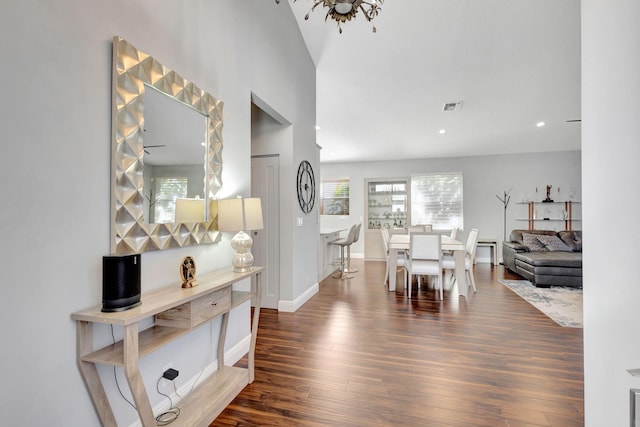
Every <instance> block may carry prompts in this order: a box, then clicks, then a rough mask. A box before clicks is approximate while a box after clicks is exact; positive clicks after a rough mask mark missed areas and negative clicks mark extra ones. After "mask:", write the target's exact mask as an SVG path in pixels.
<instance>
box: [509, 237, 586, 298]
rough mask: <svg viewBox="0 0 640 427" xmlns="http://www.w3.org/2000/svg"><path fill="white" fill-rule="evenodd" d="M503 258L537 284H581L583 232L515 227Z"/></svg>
mask: <svg viewBox="0 0 640 427" xmlns="http://www.w3.org/2000/svg"><path fill="white" fill-rule="evenodd" d="M502 259H503V261H504V266H505V267H506V268H507V269H509V270H511V271H513V272H514V273H516V274H519V275H520V276H522V277H524V278H525V279H527V280H529V281H530V282H531V283H533V284H534V285H535V286H538V287H549V286H573V287H579V288H581V287H582V231H576V230H573V231H557V232H556V231H550V230H513V231H512V232H511V235H510V241H508V242H502Z"/></svg>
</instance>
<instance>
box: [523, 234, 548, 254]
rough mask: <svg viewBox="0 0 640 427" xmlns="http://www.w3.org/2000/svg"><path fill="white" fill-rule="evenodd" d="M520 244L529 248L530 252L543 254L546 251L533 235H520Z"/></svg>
mask: <svg viewBox="0 0 640 427" xmlns="http://www.w3.org/2000/svg"><path fill="white" fill-rule="evenodd" d="M522 244H523V245H525V246H526V247H527V248H529V250H530V251H532V252H541V251H542V252H544V251H546V250H548V249H547V248H546V247H545V246H544V245H543V244H542V243H541V242H540V241H539V240H538V239H537V236H536V235H535V234H530V233H522Z"/></svg>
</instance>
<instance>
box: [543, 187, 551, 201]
mask: <svg viewBox="0 0 640 427" xmlns="http://www.w3.org/2000/svg"><path fill="white" fill-rule="evenodd" d="M542 203H553V199H551V186H550V185H547V198H546V199H544V200H543V201H542Z"/></svg>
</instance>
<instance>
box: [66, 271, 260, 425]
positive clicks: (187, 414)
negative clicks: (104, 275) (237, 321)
mask: <svg viewBox="0 0 640 427" xmlns="http://www.w3.org/2000/svg"><path fill="white" fill-rule="evenodd" d="M263 270H264V267H253V269H252V271H250V272H247V273H234V272H233V269H232V268H231V267H229V268H226V269H222V270H216V271H212V272H210V273H207V274H204V275H202V276H198V282H199V283H200V284H199V285H198V286H196V287H194V288H187V289H183V288H181V287H180V284H175V285H171V286H167V287H164V288H160V289H157V290H154V291H151V292H148V293H144V294H142V296H141V300H142V304H141V305H140V306H138V307H135V308H132V309H130V310H126V311H121V312H117V313H103V312H101V311H100V307H93V308H90V309H88V310H83V311H79V312H76V313H73V314H72V315H71V318H72V319H73V320H75V321H76V322H77V328H78V354H77V358H78V366H79V368H80V371H81V373H82V376H83V378H84V381H85V383H86V385H87V389H88V391H89V394H90V395H91V399H92V401H93V404H94V406H95V408H96V411H97V412H98V416H99V417H100V421H101V422H102V424H103V425H105V426H116V425H117V423H116V420H115V417H114V415H113V411H112V409H111V405H110V404H109V400H108V398H107V396H106V393H105V391H104V387H103V385H102V382H101V381H100V377H99V376H98V372H97V369H96V364H103V365H112V366H114V365H115V366H122V367H123V368H124V371H125V376H126V378H127V381H128V383H129V387H130V389H131V393H132V395H133V399H134V402H135V405H136V408H137V409H138V413H139V415H140V421H141V422H142V425H143V426H144V427H152V426H155V425H156V420H155V416H154V414H153V411H152V409H151V404H150V402H149V396H148V394H147V392H146V390H145V387H144V383H143V381H142V377H141V376H140V371H139V369H138V364H139V360H140V358H141V357H143V356H145V355H147V354H150V353H152V352H154V351H155V350H157V349H159V348H161V347H162V346H164V345H166V344H168V343H170V342H172V341H174V340H175V339H177V338H179V337H181V336H183V335H186V334H188V333H190V332H191V331H192V330H193V329H195V328H197V327H198V326H200V325H202V324H204V323H205V322H207V321H209V320H211V319H213V318H214V317H217V316H222V325H221V327H220V339H219V340H218V348H217V358H218V370H217V371H216V372H215V373H214V374H213V375H211V377H209V378H208V379H207V380H206V381H204V382H203V383H202V384H200V385H199V386H198V387H196V388H195V389H194V391H193V392H192V393H190V394H189V395H188V396H186V397H185V398H184V399H183V400H182V401H181V407H182V410H181V412H180V416H179V417H178V418H177V419H176V420H175V421H174V422H173V423H171V425H172V426H189V427H191V426H208V425H209V424H210V423H211V421H213V420H214V419H215V417H217V416H218V415H219V414H220V412H222V411H223V410H224V408H225V407H226V406H227V405H228V404H229V403H230V402H231V401H232V400H233V399H234V398H235V397H236V396H237V395H238V394H239V393H240V392H241V391H242V389H243V388H244V387H245V386H246V385H247V384H250V383H252V382H253V379H254V360H255V356H254V355H255V344H256V336H257V335H256V334H257V332H258V321H259V318H260V289H261V286H260V281H261V276H262V271H263ZM246 278H250V279H251V291H250V292H242V291H232V290H231V286H232V285H233V284H234V283H236V282H238V281H241V280H243V279H246ZM226 290H228V291H229V292H227V291H226ZM252 297H255V304H256V305H255V309H254V312H253V321H252V324H251V345H250V349H249V357H248V359H249V363H248V366H247V368H237V367H233V366H226V365H225V364H224V344H225V338H226V332H227V326H228V323H229V312H230V311H231V310H232V309H233V308H234V307H237V306H238V305H240V304H242V303H243V302H246V301H248V300H250V299H251V298H252ZM212 298H213V299H212ZM203 302H204V304H203ZM150 317H157V318H158V321H157V322H158V323H162V326H161V325H158V324H156V325H154V326H153V327H151V328H149V329H146V330H144V331H139V330H138V323H139V322H140V321H141V320H143V319H148V318H150ZM160 318H161V319H162V321H161V322H160V320H159V319H160ZM185 322H186V323H187V324H188V325H189V326H188V327H185V326H184V325H185ZM96 323H102V324H112V325H119V326H123V327H124V339H123V340H122V341H119V342H117V343H115V344H113V345H109V346H106V347H103V348H100V349H97V350H94V349H93V324H96Z"/></svg>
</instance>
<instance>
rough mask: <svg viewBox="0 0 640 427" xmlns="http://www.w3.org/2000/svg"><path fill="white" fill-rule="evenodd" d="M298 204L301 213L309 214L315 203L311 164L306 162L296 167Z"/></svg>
mask: <svg viewBox="0 0 640 427" xmlns="http://www.w3.org/2000/svg"><path fill="white" fill-rule="evenodd" d="M297 184H298V185H297V187H298V204H300V209H302V212H304V213H309V212H311V209H313V205H314V203H315V201H316V178H315V176H314V175H313V168H312V167H311V163H309V162H308V161H306V160H303V161H301V162H300V166H298V179H297Z"/></svg>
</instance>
